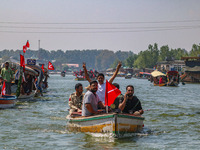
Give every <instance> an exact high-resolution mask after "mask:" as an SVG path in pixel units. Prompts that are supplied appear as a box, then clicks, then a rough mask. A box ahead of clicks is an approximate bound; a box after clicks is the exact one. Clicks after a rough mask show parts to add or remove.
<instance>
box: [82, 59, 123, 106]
mask: <svg viewBox="0 0 200 150" xmlns="http://www.w3.org/2000/svg"><path fill="white" fill-rule="evenodd" d="M121 65H122V64H121V62H119V63H118V65H117V69H116V70H115V73H114V74H113V76H112V77H111V78H110V79H109V80H108V82H109V83H111V84H112V82H113V80H114V79H115V77H116V76H117V73H118V71H119V69H120V67H121ZM83 70H84V73H85V78H86V79H87V80H88V82H89V83H90V82H91V81H92V80H91V79H90V78H89V75H88V73H87V69H86V64H85V63H83ZM104 79H105V77H104V74H102V73H99V74H98V76H97V81H98V90H97V95H98V96H99V98H100V100H101V101H102V102H103V104H105V89H106V83H104Z"/></svg>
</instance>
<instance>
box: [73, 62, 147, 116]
mask: <svg viewBox="0 0 200 150" xmlns="http://www.w3.org/2000/svg"><path fill="white" fill-rule="evenodd" d="M120 67H121V62H119V63H118V66H117V69H116V71H115V73H114V74H113V76H112V77H111V78H110V79H109V81H108V82H109V83H112V82H113V80H114V79H115V77H116V75H117V73H118V71H119V69H120ZM83 70H84V73H85V77H86V79H87V80H88V82H89V83H90V85H89V86H88V87H87V92H86V93H85V94H84V93H83V86H82V84H81V83H77V84H76V85H75V90H76V92H74V93H72V94H71V95H70V97H69V107H70V111H69V113H70V115H71V116H73V115H78V114H81V115H82V116H91V115H95V114H99V113H102V112H105V109H106V107H105V88H106V83H105V82H104V79H105V77H104V74H102V73H100V74H98V76H97V81H96V80H91V79H90V78H89V76H88V73H87V69H86V64H85V63H83ZM113 85H114V86H116V87H117V88H118V89H119V84H117V83H113ZM133 94H134V87H133V86H132V85H128V86H127V87H126V93H125V94H124V95H122V94H120V95H119V96H118V97H117V98H116V99H115V101H114V103H113V104H112V105H111V108H109V111H114V112H122V113H129V114H134V115H142V114H143V113H144V111H143V109H142V106H141V102H140V100H139V99H138V98H137V97H136V96H134V95H133Z"/></svg>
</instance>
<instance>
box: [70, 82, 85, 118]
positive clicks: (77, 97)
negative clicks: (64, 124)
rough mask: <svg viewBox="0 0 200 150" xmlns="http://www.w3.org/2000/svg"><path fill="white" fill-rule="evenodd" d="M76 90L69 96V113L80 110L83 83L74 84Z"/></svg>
mask: <svg viewBox="0 0 200 150" xmlns="http://www.w3.org/2000/svg"><path fill="white" fill-rule="evenodd" d="M75 90H76V92H74V93H72V94H71V95H70V97H69V107H70V111H69V114H70V115H71V114H72V113H73V112H79V113H81V112H82V110H81V109H82V102H83V97H84V93H83V85H82V84H81V83H77V84H76V85H75Z"/></svg>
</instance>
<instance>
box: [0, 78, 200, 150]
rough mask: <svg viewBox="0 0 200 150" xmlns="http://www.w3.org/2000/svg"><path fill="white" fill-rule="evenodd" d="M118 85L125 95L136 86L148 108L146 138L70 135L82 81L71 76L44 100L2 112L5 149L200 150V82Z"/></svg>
mask: <svg viewBox="0 0 200 150" xmlns="http://www.w3.org/2000/svg"><path fill="white" fill-rule="evenodd" d="M80 82H81V83H82V84H83V85H84V87H86V86H87V85H88V83H87V81H80ZM114 82H117V83H119V84H120V89H121V91H122V93H125V87H126V85H128V84H133V85H134V86H135V95H137V97H138V98H139V99H140V100H141V102H142V106H143V109H144V110H145V113H144V115H143V116H144V117H145V121H144V124H145V126H144V131H143V132H142V133H141V134H138V135H135V136H132V137H127V138H121V139H114V138H110V137H102V136H101V135H95V136H94V135H86V134H83V133H78V134H74V133H69V132H68V131H67V128H66V124H67V121H66V119H65V117H66V116H67V114H68V109H69V107H68V98H69V95H70V94H71V93H72V92H74V85H75V84H76V83H78V81H75V80H74V76H71V75H67V76H66V77H61V76H60V75H52V76H50V78H49V89H48V92H47V93H45V94H44V96H43V97H38V98H33V99H31V100H29V101H23V102H18V103H17V106H16V107H15V108H13V109H1V110H0V149H8V150H14V149H16V150H24V149H27V150H35V149H42V150H43V149H44V150H47V149H48V150H50V149H53V150H55V149H56V150H65V149H74V150H77V149H95V150H98V149H107V150H112V149H114V150H115V149H117V150H118V149H127V150H129V149H145V150H146V149H200V125H199V123H200V105H199V104H200V84H186V85H180V86H179V87H157V86H153V85H152V84H151V83H150V82H149V81H147V80H144V79H134V78H133V79H126V80H125V79H124V78H120V77H117V78H116V79H115V81H114ZM84 92H85V91H84Z"/></svg>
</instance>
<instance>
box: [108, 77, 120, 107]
mask: <svg viewBox="0 0 200 150" xmlns="http://www.w3.org/2000/svg"><path fill="white" fill-rule="evenodd" d="M120 94H121V91H120V90H119V89H118V88H117V87H115V86H114V85H112V84H111V83H109V82H108V81H107V80H106V93H105V105H106V106H110V105H111V104H113V103H114V101H115V99H116V98H117V96H118V95H120Z"/></svg>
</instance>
